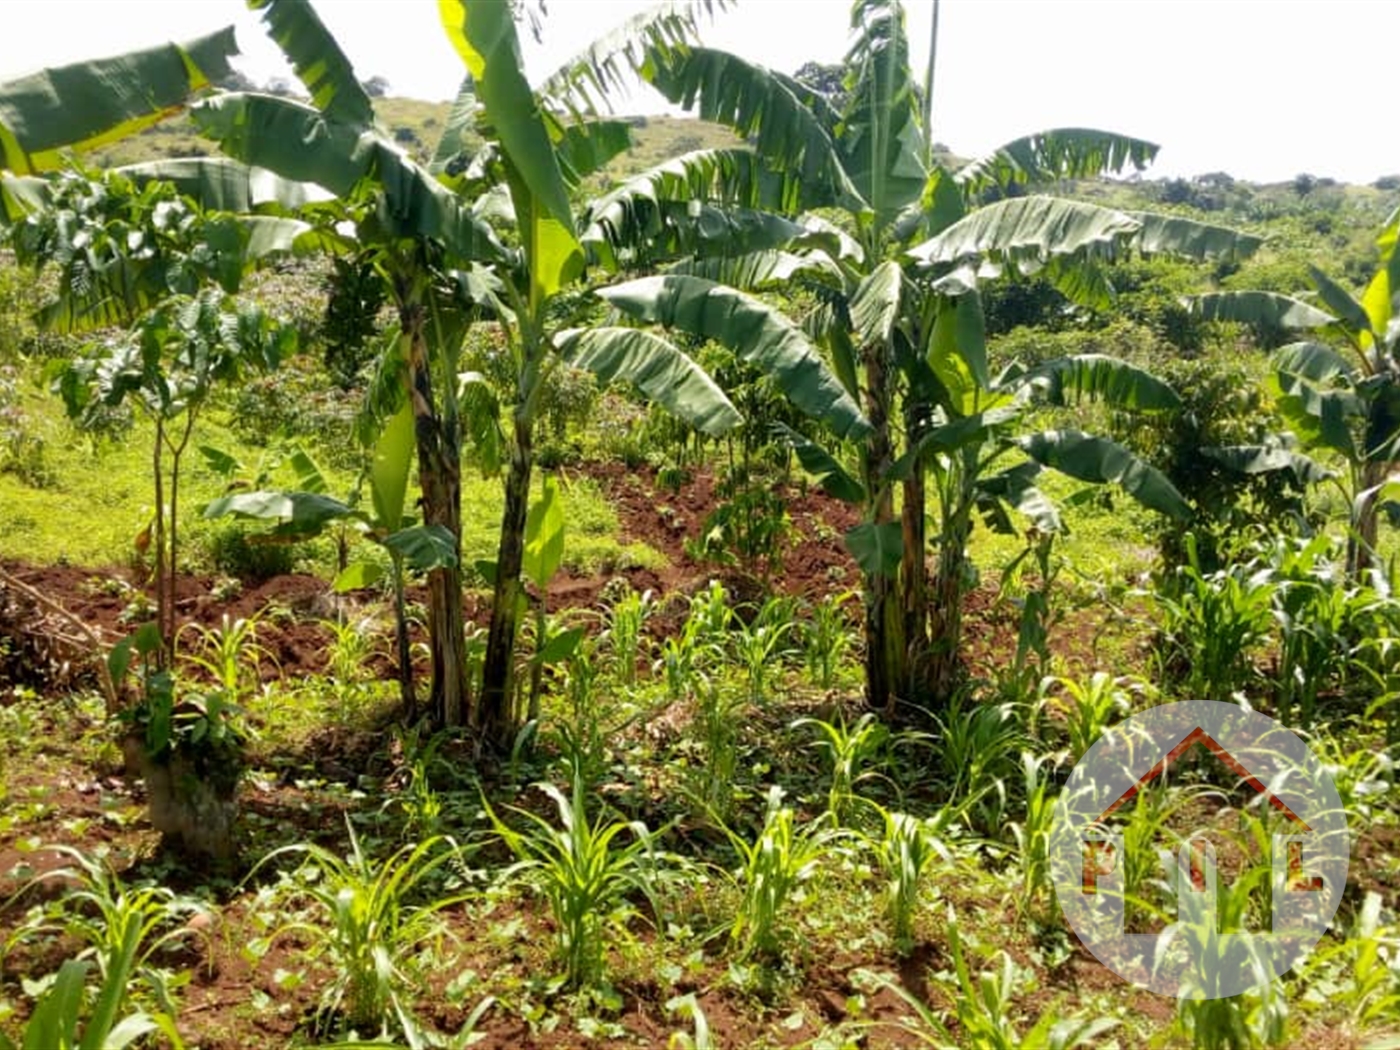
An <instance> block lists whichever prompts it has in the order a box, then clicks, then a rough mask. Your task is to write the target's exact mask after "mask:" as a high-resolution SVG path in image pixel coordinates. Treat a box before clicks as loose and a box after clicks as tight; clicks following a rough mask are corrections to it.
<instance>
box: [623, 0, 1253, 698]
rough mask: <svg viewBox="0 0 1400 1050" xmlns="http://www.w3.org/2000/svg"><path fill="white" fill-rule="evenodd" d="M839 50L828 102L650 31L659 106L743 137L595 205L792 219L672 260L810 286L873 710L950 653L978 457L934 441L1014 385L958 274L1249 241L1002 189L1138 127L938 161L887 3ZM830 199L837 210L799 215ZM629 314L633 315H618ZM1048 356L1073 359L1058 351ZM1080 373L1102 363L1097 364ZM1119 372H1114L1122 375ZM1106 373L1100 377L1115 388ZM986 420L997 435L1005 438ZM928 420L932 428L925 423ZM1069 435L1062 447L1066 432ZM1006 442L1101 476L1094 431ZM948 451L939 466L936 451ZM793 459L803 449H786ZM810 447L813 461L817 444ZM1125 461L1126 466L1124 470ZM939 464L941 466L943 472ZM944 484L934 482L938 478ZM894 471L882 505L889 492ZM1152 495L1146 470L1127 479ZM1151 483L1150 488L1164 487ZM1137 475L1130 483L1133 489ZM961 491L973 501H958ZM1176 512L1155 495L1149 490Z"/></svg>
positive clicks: (1100, 276)
mask: <svg viewBox="0 0 1400 1050" xmlns="http://www.w3.org/2000/svg"><path fill="white" fill-rule="evenodd" d="M851 25H852V30H853V38H854V44H853V45H852V47H851V50H850V52H849V54H848V55H847V57H846V68H847V70H848V72H847V76H846V81H845V85H844V87H845V89H846V92H845V93H846V99H847V100H846V101H845V103H844V105H843V107H842V108H841V109H840V110H838V109H837V108H836V107H835V106H833V105H832V104H831V103H830V102H828V100H827V99H826V98H825V97H824V96H822V95H821V94H819V93H817V92H816V91H813V90H811V89H809V88H807V87H805V86H804V85H802V84H800V83H798V82H797V81H795V80H794V79H792V78H790V77H787V76H784V75H782V74H780V73H775V72H773V71H771V70H767V69H765V68H763V67H761V66H759V65H756V64H754V63H751V62H747V61H745V60H743V59H741V58H738V57H737V56H734V55H732V54H727V53H725V52H722V51H717V50H712V49H708V48H702V47H669V48H662V47H658V48H653V49H652V50H651V51H650V53H649V54H648V56H647V61H646V62H645V63H644V64H642V66H641V70H640V71H641V73H642V75H643V76H644V77H645V78H646V79H647V80H648V81H649V82H650V83H651V84H652V85H653V86H654V87H656V88H657V89H658V90H659V91H660V92H661V93H662V94H663V95H665V96H666V98H667V99H669V100H670V101H671V102H673V103H676V104H679V105H682V106H684V107H686V108H687V109H691V110H693V111H694V112H695V113H696V114H697V115H698V116H700V117H702V118H704V119H707V120H711V121H714V122H717V123H721V124H725V125H728V126H729V127H731V128H733V129H735V130H736V131H737V132H739V133H740V134H741V135H743V136H744V137H745V139H746V142H747V146H746V147H745V148H742V149H737V150H729V151H707V152H703V153H697V154H692V155H689V156H687V157H684V158H680V159H679V160H678V161H675V162H673V163H672V164H671V165H669V166H667V167H666V168H665V169H663V170H659V171H657V172H655V173H652V177H651V178H650V179H649V180H648V181H646V182H644V183H643V184H641V185H638V186H635V187H634V189H633V192H632V193H631V195H630V197H629V198H628V199H627V200H625V201H619V202H614V204H613V208H612V212H611V214H610V216H609V218H611V219H612V221H614V222H616V218H614V217H615V216H621V217H624V218H630V217H633V216H636V215H640V216H641V217H642V218H643V219H645V218H647V217H649V216H651V215H653V214H654V213H658V212H664V209H662V208H661V207H659V204H660V202H661V201H660V199H661V198H663V197H664V196H666V195H667V194H679V193H681V192H688V193H689V194H690V195H691V196H692V197H695V198H698V199H700V200H703V201H706V202H708V201H723V202H725V203H730V204H734V203H737V204H740V205H743V206H745V207H749V208H754V209H759V210H765V211H768V212H776V213H778V214H780V215H782V216H785V217H788V218H789V219H797V220H800V221H801V222H802V224H803V225H804V226H805V227H807V229H808V234H807V236H806V237H805V238H800V239H797V240H794V241H793V243H792V244H791V245H789V246H787V247H786V248H784V249H782V250H776V251H775V250H771V249H762V248H760V247H755V248H753V249H752V250H749V251H746V252H744V253H743V254H741V255H738V256H735V257H730V258H723V259H720V258H714V257H711V258H708V259H702V260H698V261H696V262H693V263H690V264H688V266H687V270H688V271H689V272H691V273H693V274H699V275H703V276H706V277H720V278H721V279H723V280H725V281H730V282H737V283H741V284H744V283H747V284H748V285H751V286H764V285H769V284H781V283H786V282H792V281H796V282H799V283H800V284H801V285H802V286H803V287H804V288H806V289H808V290H809V291H810V292H811V293H812V294H814V295H815V296H816V297H817V298H818V299H819V301H820V302H821V306H820V308H819V309H818V310H817V311H816V312H815V313H814V314H813V315H812V317H810V318H809V320H808V323H807V325H806V327H807V329H808V331H809V333H810V334H811V336H812V337H813V338H814V340H815V341H817V342H819V344H820V345H821V346H822V347H823V348H824V349H825V351H826V353H827V355H828V357H829V360H830V361H831V365H832V369H833V372H834V373H835V375H836V376H837V377H838V378H839V381H840V384H841V387H842V388H843V390H844V393H845V394H846V396H848V397H849V398H851V399H852V401H854V402H856V403H858V405H859V407H860V410H861V413H862V415H863V417H864V420H865V421H866V422H867V423H868V429H865V430H853V431H852V432H851V433H850V434H849V436H850V437H853V438H856V439H857V442H856V446H855V448H856V453H857V459H858V461H859V465H858V469H856V470H854V471H850V472H842V474H841V475H840V476H839V480H837V478H838V475H837V474H836V473H835V472H834V471H827V472H826V474H825V477H826V478H827V480H828V482H829V483H830V484H832V485H834V486H835V487H836V488H837V489H839V490H840V491H841V492H843V493H844V494H846V495H847V496H852V497H854V498H857V499H858V500H859V501H860V502H861V504H862V506H863V508H864V518H865V520H864V521H863V523H862V524H861V525H860V526H858V527H857V529H856V530H855V531H854V532H853V533H852V534H851V535H850V536H849V537H848V540H847V543H848V546H849V547H850V548H851V550H852V552H853V554H855V556H856V557H857V560H858V561H859V562H860V565H861V569H862V572H863V576H864V581H865V612H866V643H867V644H866V654H865V660H866V683H867V695H868V700H869V702H870V703H871V704H872V705H873V706H878V707H885V708H888V707H890V706H891V705H892V704H893V703H894V702H895V700H896V698H898V697H906V698H909V699H920V700H930V699H931V700H934V701H935V702H937V701H941V700H946V698H947V696H948V694H949V691H950V689H951V686H952V683H953V680H954V674H953V672H954V670H955V668H956V663H957V658H958V643H959V633H958V631H959V627H958V625H959V623H960V619H959V611H958V610H959V608H960V603H961V600H962V593H961V586H962V584H961V582H960V581H961V580H962V577H963V571H962V570H963V567H964V565H965V543H966V536H967V528H968V521H969V519H968V517H967V508H968V507H969V506H970V505H971V504H970V503H969V500H970V499H971V496H970V494H971V493H972V492H974V491H976V490H977V485H976V484H975V483H976V482H977V481H978V480H979V479H981V478H982V473H983V471H984V469H985V468H987V467H988V466H989V465H990V462H991V461H990V460H988V459H987V457H986V456H985V455H984V454H983V453H982V452H980V451H978V450H980V449H981V448H982V445H981V444H980V443H976V444H972V443H969V444H959V445H957V446H956V447H954V446H952V445H948V446H944V445H940V443H939V441H938V440H936V439H933V438H932V437H931V435H932V434H935V433H937V432H938V431H939V430H940V429H942V428H945V427H950V426H953V427H960V428H961V430H959V431H956V432H957V433H962V432H976V433H978V434H980V435H982V436H983V437H986V436H988V435H990V434H991V433H992V431H991V430H981V429H979V428H981V427H984V426H985V425H986V420H985V418H984V413H985V412H988V411H993V412H994V411H997V410H998V406H1000V405H1001V399H1003V398H1007V397H1010V398H1013V399H1014V398H1016V397H1017V396H1020V395H1019V394H1018V393H1017V392H1016V391H1014V390H1013V389H1011V388H1010V387H1008V386H1006V385H1005V383H1002V384H998V383H995V382H994V381H993V379H992V377H991V376H990V375H989V374H988V368H987V361H986V353H985V348H984V346H983V332H982V322H981V307H980V300H979V299H978V296H977V285H978V282H979V281H980V280H985V279H988V278H989V277H990V276H993V275H995V274H997V273H1002V272H1005V271H1006V270H1015V271H1019V272H1040V273H1043V274H1044V275H1045V276H1047V277H1048V278H1050V279H1051V280H1053V281H1054V282H1055V284H1056V285H1057V286H1058V287H1059V288H1060V289H1061V291H1063V292H1064V293H1065V294H1066V295H1068V296H1070V297H1071V298H1073V299H1074V300H1076V301H1079V302H1085V303H1091V304H1095V305H1099V306H1102V305H1104V304H1106V303H1107V302H1108V301H1109V300H1110V297H1111V292H1112V289H1111V287H1110V286H1109V284H1108V281H1107V280H1106V278H1105V276H1104V273H1103V268H1102V266H1101V263H1102V262H1103V261H1104V260H1106V259H1108V258H1111V257H1113V256H1115V255H1117V254H1119V253H1122V252H1124V251H1127V250H1129V249H1131V248H1136V249H1139V250H1158V251H1167V250H1171V251H1178V252H1182V253H1184V254H1187V255H1191V256H1195V257H1200V258H1210V257H1232V256H1238V255H1242V254H1246V253H1247V252H1249V251H1251V250H1253V248H1254V247H1255V246H1257V243H1258V242H1257V241H1255V240H1253V239H1251V238H1246V237H1242V236H1240V235H1237V234H1234V233H1233V232H1232V231H1228V230H1222V229H1219V228H1216V227H1209V226H1203V225H1200V224H1196V223H1191V222H1188V221H1184V220H1179V219H1174V218H1164V217H1159V216H1147V215H1128V214H1124V213H1121V212H1117V211H1112V210H1109V209H1104V208H1098V207H1094V206H1091V205H1086V204H1079V203H1075V202H1073V201H1068V200H1063V199H1058V198H1051V197H1044V196H1023V194H1024V193H1025V191H1026V189H1027V188H1028V187H1033V186H1035V185H1037V184H1045V183H1054V182H1056V181H1059V180H1063V179H1071V178H1080V177H1087V176H1093V175H1098V174H1102V173H1113V172H1121V171H1123V170H1125V169H1127V168H1130V167H1132V168H1141V167H1143V166H1144V165H1145V164H1146V163H1147V162H1148V161H1150V160H1151V159H1152V157H1153V155H1154V154H1155V152H1156V147H1155V146H1154V145H1152V144H1151V143H1147V142H1144V141H1142V140H1139V139H1133V138H1129V137H1126V136H1122V135H1117V134H1112V133H1108V132H1102V131H1096V130H1089V129H1074V128H1071V129H1057V130H1052V131H1047V132H1042V133H1039V134H1035V135H1030V136H1027V137H1025V138H1022V139H1018V140H1016V141H1014V142H1011V143H1008V144H1007V145H1005V146H1003V147H1001V148H1000V149H997V150H995V151H993V152H992V153H991V154H990V155H988V156H987V157H984V158H981V159H979V160H976V161H973V162H972V163H969V164H966V165H964V166H962V167H960V168H956V169H952V168H948V167H945V166H943V165H942V164H940V163H938V162H937V161H936V160H935V159H934V157H933V151H932V144H931V139H930V136H929V133H928V128H927V126H926V123H925V118H924V115H923V112H922V106H921V98H920V91H919V87H918V84H917V82H916V80H915V78H914V76H913V74H912V71H911V69H910V66H909V43H908V38H907V35H906V33H905V24H904V14H903V10H902V8H901V5H900V4H899V3H898V2H897V0H856V2H855V3H854V4H853V5H852V8H851ZM816 209H837V210H838V211H839V212H842V213H844V219H843V221H842V222H841V223H840V228H837V227H832V226H829V225H827V224H825V223H823V222H821V221H820V220H818V219H816V218H814V217H812V214H811V213H812V212H813V211H814V210H816ZM638 316H643V315H642V314H640V313H638ZM1065 367H1066V368H1069V369H1070V374H1075V375H1079V374H1082V373H1080V372H1077V371H1074V367H1077V366H1073V367H1072V366H1071V365H1066V366H1065ZM1091 371H1092V372H1093V374H1094V375H1096V376H1108V375H1110V374H1112V373H1113V372H1114V371H1115V366H1114V364H1113V363H1112V362H1106V361H1098V362H1096V363H1094V365H1093V368H1092V369H1091ZM1129 385H1131V384H1129ZM1118 388H1119V387H1118V384H1117V383H1116V382H1114V383H1110V384H1109V386H1108V388H1106V390H1104V391H1100V392H1101V393H1103V392H1106V391H1107V390H1108V389H1112V390H1117V389H1118ZM1006 422H1007V421H1006V420H1005V419H1002V420H1001V422H1000V423H999V424H998V425H999V426H1000V427H1001V430H1000V431H999V433H1001V434H1002V435H1005V433H1006V431H1005V428H1004V424H1005V423H1006ZM945 436H946V434H945ZM1071 446H1073V447H1074V448H1075V449H1076V450H1077V451H1076V452H1075V455H1074V456H1067V455H1066V453H1067V451H1068V450H1069V448H1070V447H1071ZM1024 448H1025V451H1027V452H1032V450H1034V451H1036V452H1041V453H1044V454H1046V455H1049V454H1050V449H1051V448H1054V449H1055V450H1056V451H1055V453H1054V454H1055V456H1056V457H1058V461H1059V464H1064V463H1066V462H1068V461H1070V460H1073V461H1074V463H1075V464H1076V467H1075V469H1081V468H1079V467H1078V464H1079V462H1080V459H1079V457H1080V456H1081V455H1088V454H1089V449H1091V448H1092V449H1093V450H1095V451H1094V455H1095V456H1097V457H1098V458H1099V459H1100V461H1101V462H1100V466H1099V467H1098V468H1094V469H1091V468H1089V467H1087V466H1086V467H1083V468H1082V470H1083V472H1084V473H1086V474H1089V475H1097V474H1103V475H1105V477H1106V478H1109V477H1113V476H1115V475H1119V474H1122V475H1123V476H1125V477H1127V476H1134V477H1135V476H1139V475H1140V469H1139V467H1132V468H1131V469H1129V468H1126V467H1125V468H1124V470H1117V469H1110V468H1109V467H1108V466H1107V463H1108V462H1109V461H1110V460H1111V461H1112V462H1114V463H1117V464H1119V465H1122V464H1125V463H1127V462H1128V461H1127V460H1124V459H1123V458H1122V457H1124V456H1126V455H1127V453H1126V452H1125V451H1124V450H1122V449H1117V448H1116V447H1115V448H1114V449H1113V450H1112V451H1111V452H1110V451H1109V446H1108V445H1107V444H1103V443H1100V442H1099V441H1098V440H1097V439H1096V441H1095V443H1094V444H1092V445H1086V444H1084V443H1082V442H1078V443H1076V442H1069V443H1066V442H1063V441H1062V442H1059V443H1053V442H1052V443H1048V444H1046V443H1039V442H1029V443H1028V444H1027V445H1026V446H1024ZM954 452H956V456H955V458H956V460H957V465H956V466H953V465H951V463H952V461H951V460H950V458H949V457H950V454H952V453H954ZM806 455H807V457H808V461H809V462H810V463H816V462H817V461H818V455H817V452H815V451H813V450H812V449H811V448H808V449H807V451H806ZM821 456H822V457H824V458H823V459H822V460H821V461H822V462H827V461H829V462H830V463H831V464H833V465H834V464H835V459H834V458H833V457H832V456H831V455H830V454H829V453H825V452H823V453H821ZM1124 471H1126V473H1124ZM930 477H932V478H934V479H935V484H936V485H937V486H938V487H939V494H940V503H941V510H942V515H941V517H940V519H939V533H940V534H939V536H938V537H937V543H936V544H935V545H936V546H937V548H938V550H939V553H940V561H939V565H938V569H937V570H936V573H935V576H934V579H933V580H932V581H930V580H929V578H928V574H927V570H926V569H925V553H926V550H927V547H928V542H927V537H926V535H925V533H926V507H927V502H928V498H927V493H926V486H927V481H928V479H929V478H930ZM953 477H957V478H961V480H960V481H958V482H957V483H956V484H954V483H953V482H951V481H950V480H949V479H950V478H953ZM950 485H951V488H950V487H949V486H950ZM900 487H902V490H903V499H902V514H901V517H900V518H899V519H896V514H895V506H896V501H895V498H894V496H895V490H896V489H897V488H900ZM1149 487H1150V488H1151V489H1153V490H1154V491H1155V490H1156V489H1157V488H1158V486H1157V485H1156V484H1155V482H1154V484H1153V485H1152V486H1149ZM1168 488H1169V486H1168ZM1142 491H1145V490H1142ZM974 502H975V501H974ZM1167 505H1170V506H1172V507H1173V508H1177V509H1179V502H1178V500H1173V499H1170V498H1165V499H1163V500H1161V501H1159V506H1160V507H1162V508H1164V507H1166V506H1167Z"/></svg>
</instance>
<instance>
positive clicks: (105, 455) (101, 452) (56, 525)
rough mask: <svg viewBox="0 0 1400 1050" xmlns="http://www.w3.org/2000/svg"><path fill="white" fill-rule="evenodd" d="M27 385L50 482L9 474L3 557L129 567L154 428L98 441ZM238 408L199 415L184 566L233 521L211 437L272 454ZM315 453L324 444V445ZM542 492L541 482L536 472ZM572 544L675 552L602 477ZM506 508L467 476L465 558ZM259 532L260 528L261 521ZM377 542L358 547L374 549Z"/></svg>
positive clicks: (341, 480)
mask: <svg viewBox="0 0 1400 1050" xmlns="http://www.w3.org/2000/svg"><path fill="white" fill-rule="evenodd" d="M21 385H22V387H23V390H22V394H21V400H20V407H21V409H22V411H23V413H24V418H25V421H26V422H25V426H26V429H27V431H28V432H29V433H31V434H33V435H36V436H38V437H39V438H40V439H42V441H43V452H42V454H41V465H42V471H43V474H44V475H45V479H44V480H45V483H44V484H42V485H41V486H36V485H34V484H32V483H28V482H26V481H25V480H23V479H22V478H20V477H18V476H17V475H16V474H15V473H13V472H8V471H7V472H0V505H3V507H4V508H5V509H4V522H5V528H4V529H0V557H6V558H21V559H24V560H25V561H28V562H33V563H38V564H49V563H69V564H75V565H90V566H105V565H126V564H129V563H131V562H132V560H133V558H134V557H135V547H134V541H135V538H136V535H137V534H138V533H139V532H140V531H141V530H142V529H143V528H144V527H145V526H146V524H147V523H148V522H149V521H150V519H151V513H152V508H153V507H154V501H155V496H154V488H153V483H152V473H151V440H152V436H153V429H152V427H151V425H150V424H149V423H148V422H146V421H145V420H142V419H138V420H137V422H136V424H135V425H134V426H133V428H132V430H131V431H130V432H129V433H128V434H126V435H125V436H124V437H122V438H121V439H120V440H117V441H104V442H101V443H94V442H93V441H92V440H91V439H89V438H88V437H87V436H85V435H83V434H81V433H79V432H78V431H76V430H75V429H74V428H73V427H72V426H71V425H70V424H69V422H68V421H67V419H66V418H65V416H64V414H63V410H62V407H61V406H60V404H59V402H58V399H57V397H55V396H53V395H50V394H48V393H47V392H45V391H44V390H42V389H40V388H38V387H37V386H34V385H32V384H21ZM229 422H230V420H229V418H228V415H227V413H226V412H223V411H220V410H213V409H211V410H210V411H208V412H206V413H205V414H204V415H203V416H202V417H201V419H200V421H199V422H198V424H197V425H196V429H195V436H194V438H193V440H192V441H191V443H190V449H189V450H188V451H187V452H186V453H185V457H184V460H183V469H182V471H181V482H180V530H181V537H182V539H181V550H182V554H181V566H182V568H186V569H193V570H201V571H209V570H210V569H211V565H210V562H209V557H208V544H209V540H210V537H211V536H212V534H213V532H214V530H215V529H216V528H221V527H227V526H226V524H225V523H223V522H209V521H205V520H204V519H203V518H202V517H201V516H200V508H201V507H202V505H203V504H205V503H207V502H208V501H209V500H211V499H214V498H215V497H217V496H219V495H220V494H222V492H223V487H224V482H223V479H221V478H220V477H219V476H218V475H217V474H215V473H214V472H213V471H212V470H210V469H209V468H208V467H207V466H206V465H205V463H204V461H203V459H202V457H201V456H200V455H199V453H198V451H197V448H198V446H199V445H211V446H214V447H217V448H219V449H222V450H224V451H226V452H228V453H230V454H231V455H233V456H235V457H236V458H237V459H239V460H240V461H242V462H244V463H247V464H250V465H255V464H257V463H258V462H259V461H260V459H261V458H262V457H264V456H266V455H268V454H269V450H268V449H264V448H259V447H257V446H254V445H251V444H249V443H248V442H247V441H244V440H241V439H240V438H239V437H238V436H237V434H235V433H234V431H233V430H232V429H231V428H230V426H229ZM312 454H313V455H315V454H316V453H315V449H314V448H313V449H312ZM321 467H322V470H323V471H324V472H325V474H326V476H327V480H328V481H329V483H330V490H331V492H332V493H333V494H337V495H345V494H348V493H349V492H350V490H351V489H353V487H354V484H355V476H354V474H353V472H351V471H345V470H336V469H334V468H332V467H331V466H329V465H328V464H326V463H324V462H322V463H321ZM273 483H274V485H288V486H290V485H291V484H292V483H293V481H292V478H291V477H290V476H289V475H288V474H287V473H286V472H279V473H274V475H273ZM534 491H535V493H536V495H537V494H538V492H539V482H538V479H536V484H535V490H534ZM564 497H565V508H566V509H565V514H566V522H567V525H566V534H565V536H566V539H565V544H566V549H565V559H564V563H565V565H566V566H568V567H570V568H574V569H577V570H579V571H581V572H589V573H592V572H600V571H611V570H614V569H618V568H625V567H628V566H644V567H648V568H658V567H660V566H662V565H664V564H665V558H664V556H663V555H661V554H660V553H659V552H658V551H656V550H654V549H653V548H651V547H648V546H646V545H645V544H640V543H629V544H624V543H622V542H621V541H620V540H619V539H618V529H619V526H618V519H617V514H616V511H615V510H614V509H613V507H612V506H611V504H609V502H608V501H607V499H606V498H605V496H604V495H603V493H602V492H600V491H599V489H598V487H597V485H595V484H594V483H593V482H592V481H591V480H589V479H587V478H574V479H570V480H568V481H567V483H566V485H565V487H564ZM502 507H503V497H502V491H501V483H500V481H499V480H497V479H495V478H482V477H481V476H480V475H478V474H469V475H467V476H465V477H464V478H463V481H462V519H463V521H462V558H463V562H464V563H465V564H466V565H468V566H470V565H472V564H473V563H475V562H477V561H480V560H487V559H492V558H494V557H495V554H496V544H497V541H498V539H499V528H500V520H501V513H502ZM248 528H249V531H250V532H251V533H256V532H257V531H259V527H258V526H256V525H254V524H251V523H250V524H249V526H248ZM300 550H301V551H302V554H301V557H300V559H299V561H298V564H297V565H296V567H297V568H299V569H301V570H303V571H308V572H315V573H317V574H319V575H323V576H326V577H329V576H330V575H332V574H333V572H334V560H333V559H334V544H333V542H331V541H330V540H329V539H325V540H322V541H318V542H316V543H313V544H309V545H305V546H303V547H302V548H300ZM373 553H374V552H373V551H372V550H371V549H370V548H369V547H368V545H362V546H361V547H359V549H356V550H354V551H352V555H351V556H352V557H372V556H373Z"/></svg>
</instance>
